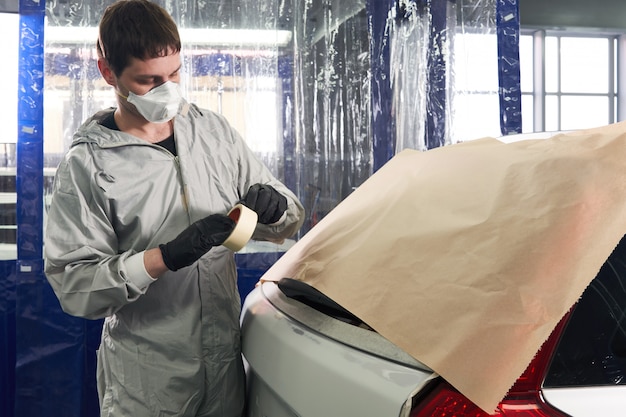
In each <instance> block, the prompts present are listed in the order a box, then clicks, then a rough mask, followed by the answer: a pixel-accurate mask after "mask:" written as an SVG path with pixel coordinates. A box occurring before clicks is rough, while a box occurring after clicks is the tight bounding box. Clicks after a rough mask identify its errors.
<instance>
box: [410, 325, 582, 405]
mask: <svg viewBox="0 0 626 417" xmlns="http://www.w3.org/2000/svg"><path fill="white" fill-rule="evenodd" d="M569 315H570V314H569V313H568V314H567V315H566V316H565V317H564V318H563V319H562V320H561V322H560V323H559V324H558V325H557V326H556V328H555V329H554V331H553V332H552V335H550V337H549V338H548V340H546V342H545V343H544V344H543V346H542V348H541V349H540V350H539V352H538V353H537V355H536V356H535V358H534V359H533V361H532V362H531V363H530V365H529V366H528V368H527V369H526V371H525V372H524V373H523V374H522V376H521V377H520V378H519V379H518V380H517V382H516V383H515V385H513V387H512V388H511V390H510V391H509V393H508V394H507V396H506V397H505V398H504V400H502V402H501V403H500V404H499V405H498V409H497V410H496V411H495V412H494V413H493V414H489V413H486V412H484V411H483V410H482V409H480V408H479V407H478V406H477V405H475V404H474V403H472V402H471V401H470V400H468V399H467V398H465V396H464V395H463V394H461V393H460V392H458V391H457V390H456V389H455V388H453V387H452V386H451V385H450V384H448V383H447V382H445V381H441V382H440V383H438V385H437V386H436V387H434V389H433V390H432V391H430V392H429V393H428V394H427V395H426V396H425V397H424V398H422V399H421V400H420V401H419V403H418V404H417V405H416V406H415V407H414V408H413V410H412V411H411V414H410V417H567V414H563V413H562V412H560V411H558V410H556V409H555V408H552V407H551V406H550V405H549V404H547V403H546V402H545V401H544V400H543V396H542V395H541V384H542V382H543V379H544V377H545V374H546V371H547V369H548V366H549V365H550V360H551V359H552V354H553V352H554V350H555V349H556V346H557V344H558V341H559V339H560V337H561V333H562V332H563V328H564V327H565V323H566V322H567V319H568V318H569Z"/></svg>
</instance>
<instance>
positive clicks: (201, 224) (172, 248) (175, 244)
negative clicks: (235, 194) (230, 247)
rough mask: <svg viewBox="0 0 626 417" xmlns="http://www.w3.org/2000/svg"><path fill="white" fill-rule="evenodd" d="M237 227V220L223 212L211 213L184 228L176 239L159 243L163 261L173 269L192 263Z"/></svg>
mask: <svg viewBox="0 0 626 417" xmlns="http://www.w3.org/2000/svg"><path fill="white" fill-rule="evenodd" d="M234 228H235V222H234V221H233V220H232V219H231V218H230V217H228V216H225V215H223V214H211V215H210V216H207V217H205V218H204V219H201V220H198V221H197V222H195V223H193V224H192V225H191V226H189V227H187V228H186V229H185V230H183V231H182V232H181V233H180V234H179V235H178V236H176V238H174V240H172V241H170V242H168V243H165V244H161V245H159V249H161V254H162V255H163V262H164V263H165V265H166V266H167V267H168V268H169V269H170V270H171V271H176V270H178V269H180V268H184V267H186V266H189V265H191V264H192V263H194V262H195V261H197V260H198V259H200V257H201V256H202V255H204V254H205V253H207V252H208V251H209V250H210V249H211V248H212V247H213V246H219V245H221V244H222V243H224V241H225V240H226V238H228V236H230V233H231V232H232V231H233V229H234Z"/></svg>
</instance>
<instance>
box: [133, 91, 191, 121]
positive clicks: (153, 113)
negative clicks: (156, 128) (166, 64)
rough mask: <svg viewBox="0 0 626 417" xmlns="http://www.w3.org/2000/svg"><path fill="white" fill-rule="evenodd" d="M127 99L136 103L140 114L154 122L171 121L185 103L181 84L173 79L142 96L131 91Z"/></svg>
mask: <svg viewBox="0 0 626 417" xmlns="http://www.w3.org/2000/svg"><path fill="white" fill-rule="evenodd" d="M126 100H127V101H128V102H129V103H131V104H134V105H135V107H136V108H137V111H138V112H139V114H141V115H142V116H143V117H144V118H145V119H146V120H147V121H149V122H152V123H165V122H169V121H170V120H172V119H173V118H174V116H176V115H177V114H178V113H179V112H180V110H181V107H182V105H183V96H182V93H181V92H180V86H179V85H178V84H176V83H174V82H172V81H166V82H165V83H163V84H161V85H159V86H158V87H154V88H153V89H152V90H150V91H148V92H147V93H146V94H144V95H142V96H138V95H137V94H135V93H133V92H132V91H131V92H130V93H128V98H127V99H126Z"/></svg>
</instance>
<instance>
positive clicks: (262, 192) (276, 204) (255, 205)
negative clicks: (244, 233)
mask: <svg viewBox="0 0 626 417" xmlns="http://www.w3.org/2000/svg"><path fill="white" fill-rule="evenodd" d="M241 202H242V203H243V204H244V205H245V206H246V207H248V208H249V209H251V210H254V211H256V214H257V215H258V216H259V223H263V224H272V223H276V222H277V221H278V220H279V219H280V218H281V217H282V215H283V213H284V212H285V210H287V198H286V197H285V196H284V195H282V194H281V193H279V192H278V191H276V190H275V189H274V187H272V186H271V185H267V184H254V185H253V186H251V187H250V188H249V189H248V193H247V194H246V195H245V196H244V197H243V199H242V200H241Z"/></svg>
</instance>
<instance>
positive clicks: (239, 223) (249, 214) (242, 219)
mask: <svg viewBox="0 0 626 417" xmlns="http://www.w3.org/2000/svg"><path fill="white" fill-rule="evenodd" d="M228 217H230V218H231V219H232V220H233V221H234V222H235V228H234V229H233V231H232V232H231V234H230V236H228V238H226V240H225V241H224V243H223V244H222V245H224V246H226V247H227V248H228V249H230V250H232V251H233V252H237V251H239V250H241V249H242V248H243V247H244V246H246V243H248V241H249V240H250V238H251V237H252V234H253V233H254V229H255V228H256V222H257V219H258V216H257V214H256V212H254V211H253V210H250V209H249V208H248V207H246V206H244V205H243V204H237V205H236V206H235V207H233V208H232V209H231V210H230V211H229V212H228Z"/></svg>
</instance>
